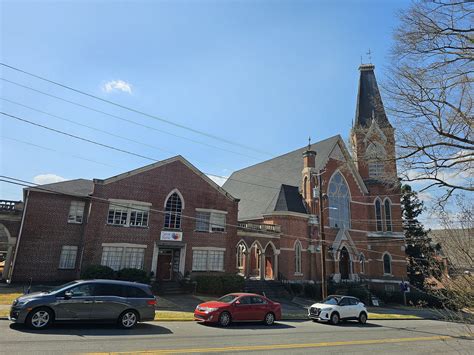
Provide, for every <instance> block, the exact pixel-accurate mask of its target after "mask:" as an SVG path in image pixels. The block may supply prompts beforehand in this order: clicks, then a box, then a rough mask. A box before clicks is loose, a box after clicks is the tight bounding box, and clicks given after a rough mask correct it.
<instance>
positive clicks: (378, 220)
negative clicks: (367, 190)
mask: <svg viewBox="0 0 474 355" xmlns="http://www.w3.org/2000/svg"><path fill="white" fill-rule="evenodd" d="M375 222H376V228H377V232H381V231H382V204H381V203H380V200H379V199H378V198H377V199H376V200H375Z"/></svg>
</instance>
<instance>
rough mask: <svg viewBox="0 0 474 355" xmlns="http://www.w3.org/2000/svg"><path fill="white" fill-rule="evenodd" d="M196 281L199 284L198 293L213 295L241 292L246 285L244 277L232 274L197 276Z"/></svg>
mask: <svg viewBox="0 0 474 355" xmlns="http://www.w3.org/2000/svg"><path fill="white" fill-rule="evenodd" d="M195 281H196V282H197V286H196V291H197V292H200V293H205V294H212V295H223V294H226V293H231V292H240V291H242V289H243V288H244V284H245V280H244V278H243V277H242V276H239V275H232V274H224V275H200V276H196V278H195Z"/></svg>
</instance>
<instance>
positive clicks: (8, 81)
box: [0, 77, 260, 160]
mask: <svg viewBox="0 0 474 355" xmlns="http://www.w3.org/2000/svg"><path fill="white" fill-rule="evenodd" d="M0 80H3V81H5V82H7V83H10V84H13V85H16V86H19V87H22V88H24V89H27V90H30V91H34V92H37V93H39V94H42V95H45V96H48V97H52V98H54V99H57V100H60V101H63V102H66V103H69V104H72V105H75V106H77V107H81V108H84V109H86V110H89V111H92V112H97V113H100V114H102V115H106V116H109V117H113V118H115V119H118V120H121V121H124V122H128V123H131V124H133V125H136V126H140V127H144V128H147V129H151V130H153V131H156V132H160V133H164V134H168V135H170V136H173V137H176V138H180V139H184V140H188V141H190V142H193V143H196V144H200V145H203V146H206V147H209V148H214V149H219V150H222V151H225V152H228V153H232V154H236V155H240V156H243V157H246V158H251V159H255V160H260V159H259V158H256V157H253V156H251V155H248V154H244V153H240V152H236V151H234V150H230V149H226V148H221V147H218V146H215V145H212V144H208V143H205V142H201V141H198V140H195V139H192V138H188V137H184V136H180V135H179V134H175V133H171V132H168V131H164V130H162V129H158V128H156V127H152V126H149V125H145V124H142V123H139V122H136V121H133V120H130V119H128V118H124V117H121V116H117V115H114V114H111V113H108V112H105V111H102V110H98V109H95V108H92V107H90V106H87V105H83V104H80V103H78V102H75V101H71V100H68V99H65V98H62V97H60V96H56V95H52V94H49V93H47V92H44V91H41V90H38V89H35V88H32V87H30V86H27V85H23V84H20V83H17V82H15V81H12V80H8V79H5V78H2V77H0Z"/></svg>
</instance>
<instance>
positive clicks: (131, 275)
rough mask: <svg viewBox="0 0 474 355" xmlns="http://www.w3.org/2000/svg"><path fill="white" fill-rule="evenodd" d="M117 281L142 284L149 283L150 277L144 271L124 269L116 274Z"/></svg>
mask: <svg viewBox="0 0 474 355" xmlns="http://www.w3.org/2000/svg"><path fill="white" fill-rule="evenodd" d="M117 279H118V280H123V281H132V282H141V283H144V284H149V283H150V277H149V276H148V275H147V273H146V271H145V270H141V269H133V268H126V269H122V270H120V271H119V272H118V273H117Z"/></svg>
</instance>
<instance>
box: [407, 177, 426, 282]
mask: <svg viewBox="0 0 474 355" xmlns="http://www.w3.org/2000/svg"><path fill="white" fill-rule="evenodd" d="M401 204H402V213H403V215H402V218H403V229H404V231H405V241H406V250H405V252H406V254H407V256H408V278H409V280H410V284H412V285H414V286H416V287H418V288H421V289H423V288H424V282H425V278H426V277H428V276H431V275H432V272H431V264H432V261H433V256H434V248H433V247H432V245H431V238H429V236H428V231H427V230H425V229H424V227H423V224H422V223H420V221H418V216H419V215H420V214H421V213H422V212H423V202H422V201H420V199H419V198H418V194H417V192H416V191H413V190H412V188H411V186H410V185H403V186H402V198H401Z"/></svg>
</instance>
